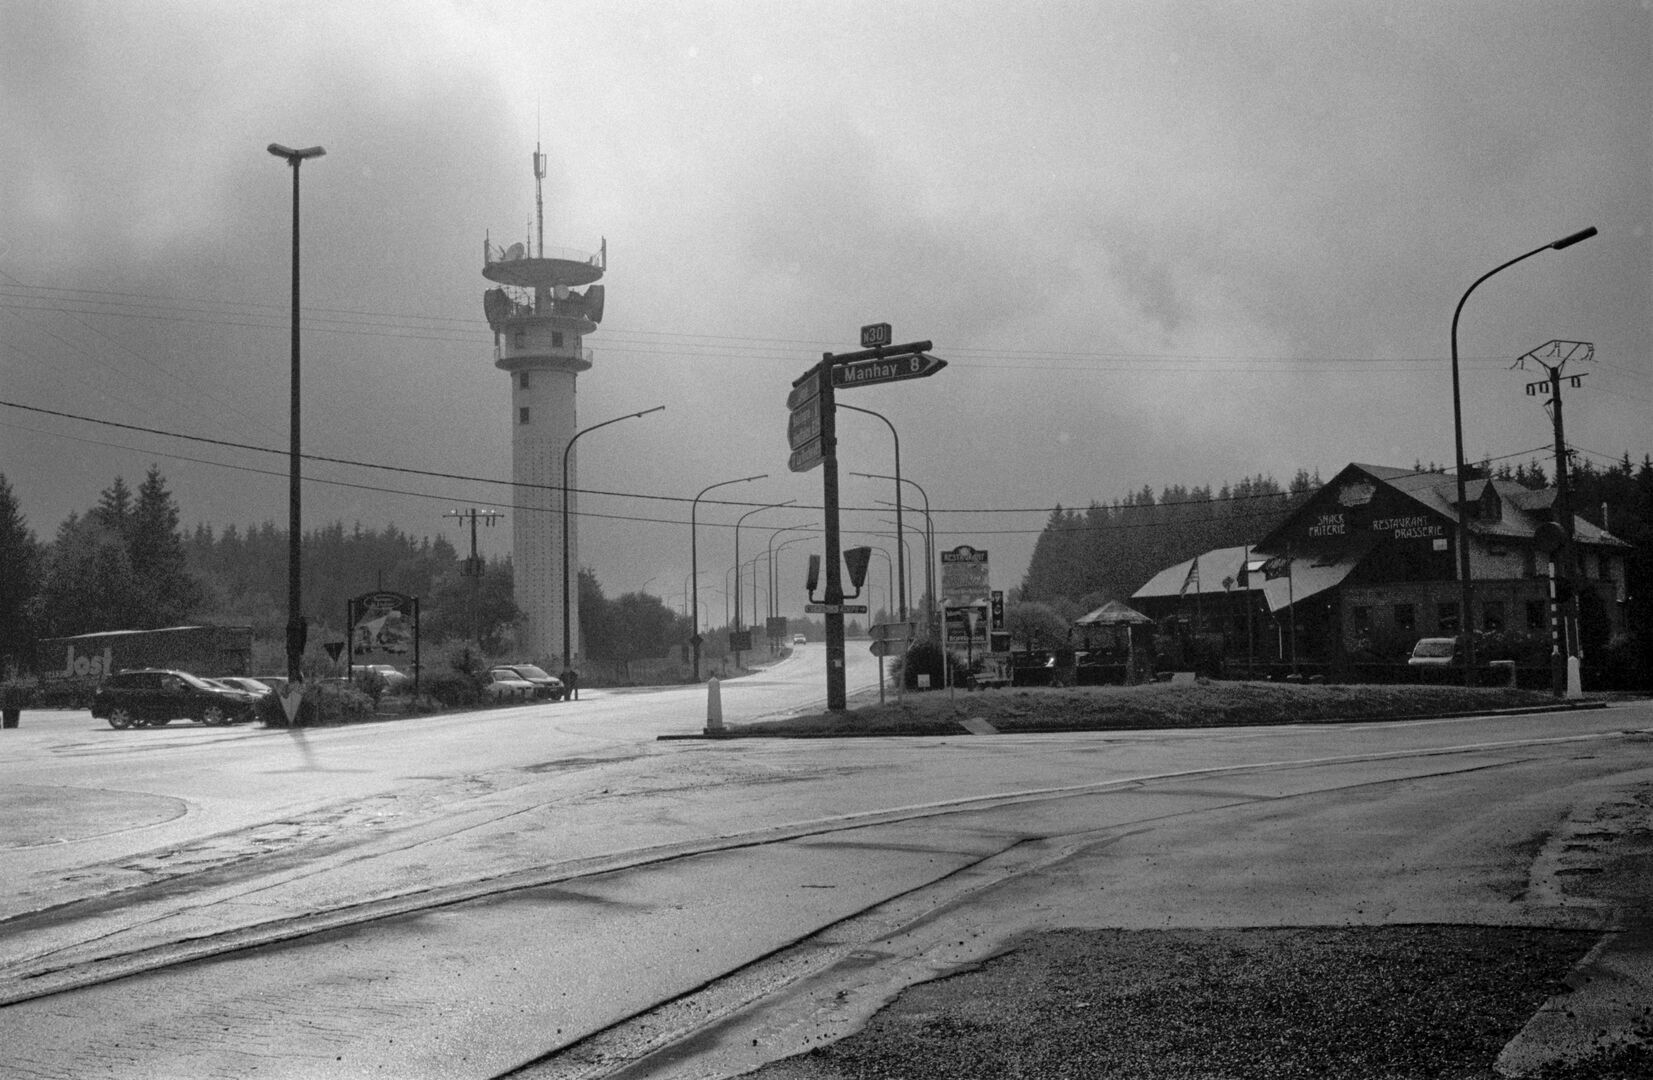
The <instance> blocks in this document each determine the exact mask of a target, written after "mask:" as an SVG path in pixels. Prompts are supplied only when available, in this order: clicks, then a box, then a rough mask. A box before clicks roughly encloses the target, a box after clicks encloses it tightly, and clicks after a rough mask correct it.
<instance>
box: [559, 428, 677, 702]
mask: <svg viewBox="0 0 1653 1080" xmlns="http://www.w3.org/2000/svg"><path fill="white" fill-rule="evenodd" d="M664 408H665V406H664V405H656V406H655V407H654V408H652V409H644V410H643V411H642V412H634V413H626V415H624V416H616V417H615V418H614V419H612V420H604V421H603V422H602V423H600V424H592V425H591V426H590V427H588V428H585V429H583V430H581V431H576V432H575V433H574V437H573V438H571V439H569V440H568V445H567V446H565V447H563V448H562V669H563V670H564V671H568V670H570V669H571V668H572V667H573V666H574V665H573V661H572V659H571V651H572V647H573V644H574V635H573V633H572V627H571V626H570V622H571V620H570V618H569V611H570V610H571V607H572V605H571V600H572V597H571V595H570V593H569V590H568V452H569V451H570V450H572V449H574V443H575V441H576V440H577V439H579V437H580V436H581V435H584V434H586V433H587V432H591V431H596V430H597V429H598V428H605V427H608V425H610V424H618V423H619V422H620V421H622V420H635V419H637V418H638V417H639V416H647V415H648V414H649V413H656V412H659V411H661V410H662V409H664Z"/></svg>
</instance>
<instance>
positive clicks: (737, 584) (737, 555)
mask: <svg viewBox="0 0 1653 1080" xmlns="http://www.w3.org/2000/svg"><path fill="white" fill-rule="evenodd" d="M797 501H798V500H797V499H788V500H786V501H785V502H778V503H770V504H769V505H768V506H760V507H758V508H757V509H756V510H748V511H746V513H744V514H742V515H741V516H740V517H738V518H736V519H735V565H736V566H737V567H738V566H740V526H741V523H742V522H744V521H745V520H746V519H747V518H749V517H751V516H752V515H753V514H761V513H763V512H764V511H765V510H773V509H775V508H776V507H778V506H791V505H792V504H793V503H795V502H797ZM752 573H753V574H756V573H757V570H756V568H754V569H753V571H752ZM752 588H753V589H754V590H755V589H756V588H757V579H756V578H754V579H753V582H752ZM735 629H736V630H739V629H740V574H739V572H738V571H737V572H736V574H735Z"/></svg>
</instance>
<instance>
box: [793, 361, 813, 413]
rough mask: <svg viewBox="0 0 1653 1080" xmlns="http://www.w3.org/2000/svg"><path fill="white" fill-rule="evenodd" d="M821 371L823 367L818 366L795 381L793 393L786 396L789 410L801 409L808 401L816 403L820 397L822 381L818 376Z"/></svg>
mask: <svg viewBox="0 0 1653 1080" xmlns="http://www.w3.org/2000/svg"><path fill="white" fill-rule="evenodd" d="M820 369H821V365H819V364H816V365H815V366H814V367H812V368H810V369H809V370H808V371H806V372H804V373H803V374H802V375H800V376H798V378H797V379H796V380H794V381H793V383H792V392H791V393H790V394H787V395H786V407H787V408H789V409H796V408H799V407H800V406H802V405H803V404H804V403H805V402H806V401H814V400H815V398H816V397H818V396H819V395H820V393H821V380H820V379H819V378H818V377H817V375H816V372H818V371H820Z"/></svg>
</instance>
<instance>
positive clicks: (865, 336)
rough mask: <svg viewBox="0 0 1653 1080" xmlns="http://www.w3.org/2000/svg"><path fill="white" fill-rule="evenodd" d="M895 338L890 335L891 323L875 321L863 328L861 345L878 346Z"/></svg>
mask: <svg viewBox="0 0 1653 1080" xmlns="http://www.w3.org/2000/svg"><path fill="white" fill-rule="evenodd" d="M894 340H895V339H894V338H892V337H891V336H890V324H889V323H887V322H875V323H872V324H871V325H869V326H863V327H862V328H861V347H862V348H863V349H872V348H876V347H878V346H879V345H888V344H889V343H890V342H892V341H894Z"/></svg>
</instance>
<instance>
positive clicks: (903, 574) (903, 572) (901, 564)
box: [838, 401, 907, 622]
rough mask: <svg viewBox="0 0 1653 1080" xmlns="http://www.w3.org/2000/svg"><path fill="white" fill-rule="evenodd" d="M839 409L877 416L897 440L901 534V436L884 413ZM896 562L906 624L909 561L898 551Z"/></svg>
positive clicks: (897, 505) (897, 504)
mask: <svg viewBox="0 0 1653 1080" xmlns="http://www.w3.org/2000/svg"><path fill="white" fill-rule="evenodd" d="M838 407H839V408H840V409H849V410H850V411H851V412H858V413H866V414H867V415H868V416H876V417H878V419H880V420H883V421H884V426H885V427H887V428H889V429H890V438H892V439H894V440H895V476H894V477H891V478H890V479H893V480H894V481H895V521H896V525H895V530H896V532H900V531H901V503H902V498H901V436H900V435H898V434H896V431H895V425H894V424H892V423H890V421H889V419H888V418H887V417H885V416H884V415H883V414H882V413H875V412H873V411H872V410H871V409H863V408H860V407H859V406H856V405H845V404H844V403H843V402H841V401H840V402H838ZM858 475H863V476H864V475H866V474H865V473H862V474H858ZM895 561H896V577H897V578H898V579H899V581H900V585H901V592H900V594H899V595H900V597H901V601H900V607H901V616H900V621H901V622H906V621H907V560H906V559H905V558H903V557H902V554H901V552H900V551H897V552H896V553H895Z"/></svg>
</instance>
